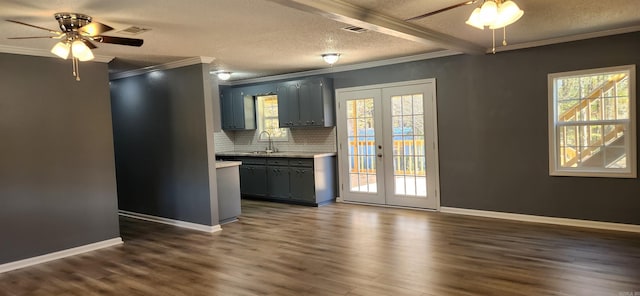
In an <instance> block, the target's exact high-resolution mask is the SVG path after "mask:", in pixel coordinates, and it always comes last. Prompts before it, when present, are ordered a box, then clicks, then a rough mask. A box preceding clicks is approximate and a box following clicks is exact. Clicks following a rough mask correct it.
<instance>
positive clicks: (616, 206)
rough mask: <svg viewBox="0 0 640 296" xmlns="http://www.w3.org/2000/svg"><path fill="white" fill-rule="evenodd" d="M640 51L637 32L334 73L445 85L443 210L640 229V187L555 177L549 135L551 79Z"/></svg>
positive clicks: (620, 61) (441, 95) (337, 79)
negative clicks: (637, 226)
mask: <svg viewBox="0 0 640 296" xmlns="http://www.w3.org/2000/svg"><path fill="white" fill-rule="evenodd" d="M639 53H640V33H639V32H634V33H628V34H621V35H615V36H608V37H602V38H594V39H589V40H581V41H575V42H569V43H562V44H556V45H549V46H543V47H535V48H528V49H522V50H514V51H507V52H499V53H497V54H495V55H493V54H487V55H479V56H472V55H456V56H449V57H443V58H437V59H430V60H423V61H416V62H409V63H402V64H395V65H389V66H382V67H375V68H368V69H362V70H354V71H345V72H335V73H332V74H329V75H325V76H326V77H330V78H333V83H334V87H335V88H336V89H338V88H346V87H357V86H365V85H372V84H382V83H391V82H400V81H408V80H418V79H426V78H435V79H436V92H437V100H438V136H439V139H438V140H439V153H440V155H439V156H440V159H439V161H440V186H441V187H440V189H441V204H442V206H446V207H458V208H465V209H477V210H487V211H499V212H508V213H520V214H530V215H540V216H550V217H562V218H574V219H585V220H596V221H607V222H619V223H629V224H640V214H638V213H640V180H638V179H615V178H580V177H551V176H549V167H548V166H549V165H548V163H549V155H548V153H549V152H548V151H549V148H548V142H549V141H548V133H547V131H548V126H547V120H548V115H547V110H548V109H547V101H548V97H547V74H549V73H555V72H564V71H573V70H581V69H590V68H599V67H610V66H619V65H628V64H636V65H638V64H640V54H639ZM638 76H639V75H636V77H638ZM274 82H275V81H274ZM636 84H638V83H637V82H636ZM247 85H251V84H247ZM638 115H640V112H638ZM639 138H640V137H639Z"/></svg>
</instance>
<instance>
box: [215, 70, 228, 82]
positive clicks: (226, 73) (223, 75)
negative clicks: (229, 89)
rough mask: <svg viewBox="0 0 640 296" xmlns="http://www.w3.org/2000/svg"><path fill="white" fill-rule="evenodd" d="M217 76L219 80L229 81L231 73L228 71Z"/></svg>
mask: <svg viewBox="0 0 640 296" xmlns="http://www.w3.org/2000/svg"><path fill="white" fill-rule="evenodd" d="M217 75H218V79H220V80H229V78H231V72H228V71H222V72H218V73H217Z"/></svg>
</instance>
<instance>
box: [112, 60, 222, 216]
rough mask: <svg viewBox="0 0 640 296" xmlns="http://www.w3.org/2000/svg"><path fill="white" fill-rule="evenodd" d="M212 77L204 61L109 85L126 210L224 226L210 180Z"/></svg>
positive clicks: (120, 186) (120, 192)
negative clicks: (208, 102) (207, 106)
mask: <svg viewBox="0 0 640 296" xmlns="http://www.w3.org/2000/svg"><path fill="white" fill-rule="evenodd" d="M204 75H206V76H207V77H204ZM205 79H206V80H205ZM209 79H210V78H209V74H208V73H207V71H206V69H205V66H204V65H202V64H198V65H192V66H186V67H181V68H176V69H170V70H164V71H154V72H151V73H147V74H144V75H139V76H133V77H128V78H123V79H118V80H113V81H111V105H112V109H113V112H112V113H113V132H114V141H115V156H116V175H117V180H118V202H119V208H120V209H121V210H126V211H132V212H136V213H142V214H147V215H153V216H159V217H165V218H169V219H175V220H181V221H187V222H192V223H198V224H204V225H217V224H218V221H217V204H215V205H212V201H211V198H212V194H213V196H214V197H215V201H216V202H217V193H216V192H215V190H211V188H210V185H211V184H210V182H209V181H210V178H211V177H213V179H214V180H215V175H213V176H211V175H210V168H209V162H208V161H209V157H208V153H209V151H208V146H207V145H208V144H207V136H208V133H207V124H209V123H208V121H207V120H206V116H205V99H208V100H211V89H212V86H211V85H210V84H208V83H207V82H209V81H208V80H209ZM209 83H210V82H209ZM210 124H211V132H210V134H211V135H210V137H213V123H212V122H211V123H210ZM213 174H215V168H214V169H213ZM213 189H215V187H213ZM213 207H215V211H214V210H213ZM212 221H215V222H214V223H213V222H212Z"/></svg>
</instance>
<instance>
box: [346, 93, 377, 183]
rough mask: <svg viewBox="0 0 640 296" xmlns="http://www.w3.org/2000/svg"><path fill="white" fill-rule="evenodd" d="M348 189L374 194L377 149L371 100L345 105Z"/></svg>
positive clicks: (352, 101) (349, 101)
mask: <svg viewBox="0 0 640 296" xmlns="http://www.w3.org/2000/svg"><path fill="white" fill-rule="evenodd" d="M346 103H347V108H346V112H347V116H346V117H347V118H348V120H347V124H348V125H349V126H348V127H347V131H348V135H347V136H348V143H347V145H348V146H349V149H348V152H347V153H348V158H349V190H350V191H351V192H367V193H376V192H377V191H378V188H377V187H378V186H377V180H376V156H375V155H376V154H375V153H376V146H375V130H374V123H375V121H374V117H373V115H374V109H373V108H374V106H373V98H365V99H355V100H348V101H347V102H346Z"/></svg>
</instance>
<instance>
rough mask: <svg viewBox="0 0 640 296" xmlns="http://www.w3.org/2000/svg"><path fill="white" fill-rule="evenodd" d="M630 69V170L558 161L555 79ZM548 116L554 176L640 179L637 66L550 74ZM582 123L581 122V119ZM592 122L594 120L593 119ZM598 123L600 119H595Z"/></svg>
mask: <svg viewBox="0 0 640 296" xmlns="http://www.w3.org/2000/svg"><path fill="white" fill-rule="evenodd" d="M617 71H629V122H628V130H627V131H626V132H625V136H629V140H628V141H627V147H626V149H627V158H628V163H629V165H628V166H627V168H626V169H593V168H589V169H585V168H563V167H560V166H559V161H558V135H557V133H556V131H557V129H556V118H557V114H556V112H557V109H556V102H555V85H554V80H555V79H556V78H559V77H570V76H584V75H589V74H597V73H606V72H617ZM547 77H548V80H547V85H548V105H549V106H548V108H549V110H548V115H549V175H551V176H575V177H611V178H637V158H636V156H637V142H636V66H635V65H624V66H617V67H606V68H597V69H588V70H578V71H569V72H561V73H551V74H548V76H547ZM577 123H580V122H577ZM590 123H591V122H590ZM594 123H597V122H594Z"/></svg>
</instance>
